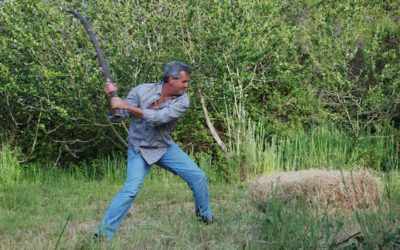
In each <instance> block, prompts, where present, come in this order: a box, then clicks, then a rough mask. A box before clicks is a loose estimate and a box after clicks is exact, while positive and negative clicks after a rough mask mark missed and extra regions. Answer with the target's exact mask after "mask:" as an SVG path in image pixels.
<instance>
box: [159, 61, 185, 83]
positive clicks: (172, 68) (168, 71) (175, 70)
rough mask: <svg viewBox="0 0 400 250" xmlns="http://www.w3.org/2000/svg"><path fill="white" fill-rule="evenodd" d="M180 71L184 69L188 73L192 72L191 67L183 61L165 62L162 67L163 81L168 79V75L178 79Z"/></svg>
mask: <svg viewBox="0 0 400 250" xmlns="http://www.w3.org/2000/svg"><path fill="white" fill-rule="evenodd" d="M181 71H185V72H186V73H188V74H189V75H190V74H192V69H191V68H190V67H189V66H188V65H187V64H185V63H183V62H179V61H172V62H169V63H167V65H165V69H164V74H163V82H164V83H166V82H167V81H168V77H170V76H172V77H173V78H174V79H178V78H179V73H181Z"/></svg>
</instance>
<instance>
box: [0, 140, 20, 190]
mask: <svg viewBox="0 0 400 250" xmlns="http://www.w3.org/2000/svg"><path fill="white" fill-rule="evenodd" d="M19 156H20V151H19V149H18V148H14V149H13V148H11V147H10V145H9V144H7V143H3V144H1V147H0V183H5V184H14V183H16V182H18V181H19V180H20V177H21V172H22V167H21V166H20V164H19V159H18V157H19Z"/></svg>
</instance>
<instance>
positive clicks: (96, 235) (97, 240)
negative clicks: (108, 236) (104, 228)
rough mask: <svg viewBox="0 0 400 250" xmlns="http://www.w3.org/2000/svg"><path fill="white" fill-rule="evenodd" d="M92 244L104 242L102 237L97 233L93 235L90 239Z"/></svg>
mask: <svg viewBox="0 0 400 250" xmlns="http://www.w3.org/2000/svg"><path fill="white" fill-rule="evenodd" d="M92 240H93V242H103V241H104V236H103V235H101V234H98V233H95V234H93V238H92Z"/></svg>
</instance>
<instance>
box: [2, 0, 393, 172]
mask: <svg viewBox="0 0 400 250" xmlns="http://www.w3.org/2000/svg"><path fill="white" fill-rule="evenodd" d="M68 7H74V8H77V9H78V11H80V12H81V13H82V14H83V15H85V16H86V17H87V18H88V19H89V20H90V22H91V24H92V26H93V29H94V30H95V31H96V33H97V35H98V39H99V41H100V45H101V47H102V48H103V50H104V53H105V55H106V58H107V59H108V60H109V64H110V66H111V71H112V74H113V77H114V81H115V82H117V83H118V84H119V88H120V91H119V93H120V95H121V96H124V95H126V94H127V93H128V92H129V90H130V89H131V88H132V87H134V86H135V85H137V84H139V83H142V82H154V81H159V80H160V77H161V73H162V69H163V66H164V64H165V63H166V62H168V61H170V60H182V61H185V62H187V63H188V64H190V65H191V66H192V67H193V68H194V75H193V78H194V81H193V83H192V86H191V89H190V94H191V97H192V98H191V104H192V106H191V109H190V112H189V113H188V114H187V115H186V116H185V118H184V119H183V121H181V123H180V125H179V126H178V128H177V129H176V131H175V133H174V136H175V138H176V140H177V141H178V142H179V143H180V144H181V145H183V146H184V147H185V148H186V149H187V150H191V151H193V152H194V154H195V155H196V157H197V158H199V154H201V152H205V153H209V154H211V157H212V161H213V162H216V165H218V166H219V167H218V168H221V169H220V170H221V171H222V172H226V171H227V169H228V168H229V167H228V166H223V165H224V164H223V163H224V162H226V161H225V156H224V155H223V154H222V153H221V152H219V151H218V148H217V147H216V146H215V144H214V143H213V140H212V138H211V136H210V135H209V133H208V129H207V127H206V125H205V121H204V116H203V113H202V110H201V108H200V102H199V98H198V93H199V90H201V91H202V93H203V94H204V95H205V97H206V105H207V108H208V110H209V112H210V115H211V119H212V122H213V123H214V125H215V126H216V128H217V130H218V131H219V133H220V135H221V136H222V139H223V140H224V141H225V143H227V144H229V142H231V141H234V140H235V138H234V137H233V135H232V133H230V132H229V126H236V128H238V126H239V125H240V124H241V122H242V123H247V122H248V120H249V119H251V123H257V124H259V126H258V127H262V130H263V136H264V137H263V138H262V139H261V140H264V139H265V140H267V141H269V142H272V138H278V139H279V138H287V139H288V140H296V139H295V137H296V136H297V137H298V133H300V134H301V133H308V132H309V131H310V129H312V128H314V127H318V126H320V125H323V126H325V125H326V124H329V125H330V126H331V128H333V130H334V131H339V132H338V133H341V134H342V135H343V136H344V137H348V138H350V139H349V140H350V144H351V143H354V145H358V143H360V142H361V143H362V140H360V138H362V137H363V136H364V135H365V134H368V135H369V136H374V135H375V133H379V132H380V131H381V128H382V127H385V128H386V130H385V131H388V130H390V136H392V137H393V138H392V139H391V140H394V141H395V143H393V145H392V147H394V148H390V150H391V152H392V154H395V155H396V154H397V155H398V149H396V146H398V145H397V141H398V139H399V132H398V131H399V126H400V112H399V102H400V91H399V82H400V74H399V72H400V61H399V60H400V56H399V55H400V47H399V44H400V26H399V23H400V4H399V3H398V2H397V1H340V2H337V1H311V0H308V1H306V0H304V1H297V2H292V1H261V2H260V1H231V0H230V1H215V2H214V1H178V2H158V1H96V0H92V1H31V0H28V1H4V2H3V3H2V4H1V5H0V34H1V41H0V81H1V82H2V84H1V85H0V94H1V98H0V126H1V128H2V129H1V134H2V138H3V140H4V141H7V143H8V144H12V145H13V146H18V147H19V148H20V149H21V151H22V153H23V155H24V156H25V158H24V159H25V160H44V159H49V160H51V161H57V162H58V163H68V162H77V161H78V162H80V161H82V160H88V159H94V158H96V157H99V156H102V155H103V156H104V155H105V154H109V153H110V152H111V151H114V152H122V151H123V148H124V147H123V146H122V145H123V144H122V142H121V139H122V138H125V136H126V134H127V133H126V129H125V125H124V124H120V125H111V124H109V123H107V121H106V119H105V115H106V114H107V110H108V108H107V105H108V104H107V101H106V99H105V97H104V94H103V92H102V84H103V79H102V76H101V72H100V68H99V66H98V62H97V58H96V55H95V51H94V49H93V47H92V45H91V43H90V41H89V38H88V35H87V34H86V32H85V31H84V29H83V27H82V25H81V24H80V23H79V21H78V20H76V19H75V18H74V17H73V16H72V15H70V14H68V13H66V12H65V10H66V9H67V8H68ZM238 103H239V104H240V105H239V106H237V105H236V104H238ZM238 107H239V108H240V112H242V111H243V112H244V113H243V114H245V116H246V118H244V117H242V116H241V114H242V113H240V112H238ZM235 110H236V111H235ZM227 117H229V120H228V119H227ZM112 128H114V129H115V130H116V131H118V134H119V135H120V136H121V137H120V138H119V137H118V136H117V135H116V133H114V131H113V129H112ZM232 131H234V130H231V132H232ZM255 133H256V134H260V132H259V131H258V130H257V131H256V132H255ZM236 134H237V133H236ZM378 136H381V135H380V134H379V135H378ZM351 145H352V144H351ZM350 147H351V146H350ZM110 149H111V150H110ZM396 151H397V153H396ZM381 154H382V155H385V154H386V152H381ZM372 157H374V156H372ZM219 163H222V165H221V164H219ZM384 164H386V165H387V163H384V162H382V163H381V164H380V165H379V166H374V168H384ZM225 165H226V164H225Z"/></svg>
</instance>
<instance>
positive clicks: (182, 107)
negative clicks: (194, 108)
mask: <svg viewBox="0 0 400 250" xmlns="http://www.w3.org/2000/svg"><path fill="white" fill-rule="evenodd" d="M111 107H112V108H119V109H124V110H126V111H128V112H129V113H130V114H132V115H134V116H136V117H138V118H143V119H144V120H145V121H146V122H148V123H151V124H153V125H155V126H159V125H162V124H165V123H169V122H172V121H174V120H176V119H178V118H179V117H180V116H182V115H183V114H184V113H185V112H186V111H187V109H188V108H189V98H188V97H187V96H186V95H185V96H182V97H180V98H179V99H178V100H176V101H175V102H174V103H172V104H171V105H169V106H168V107H165V108H162V109H160V110H153V109H142V108H138V107H135V106H133V105H130V104H129V103H127V102H125V101H123V100H122V99H121V98H118V97H114V98H112V99H111Z"/></svg>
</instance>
